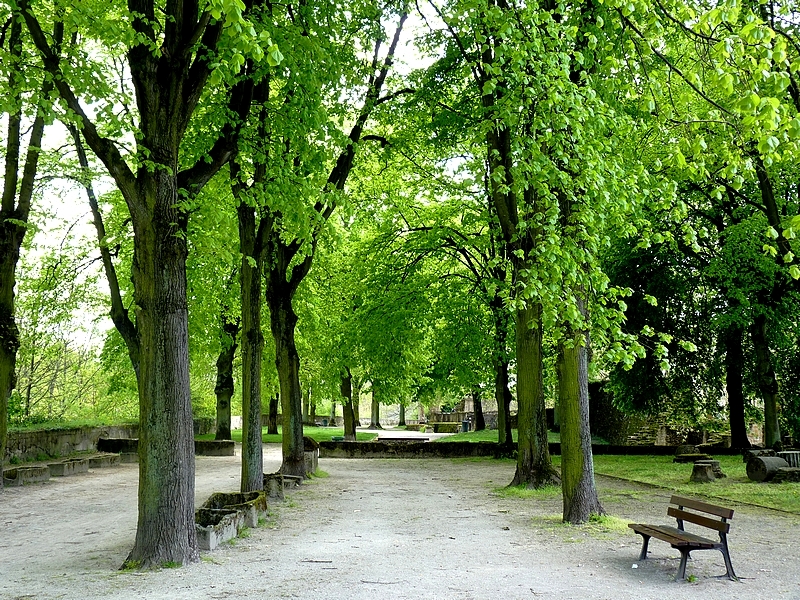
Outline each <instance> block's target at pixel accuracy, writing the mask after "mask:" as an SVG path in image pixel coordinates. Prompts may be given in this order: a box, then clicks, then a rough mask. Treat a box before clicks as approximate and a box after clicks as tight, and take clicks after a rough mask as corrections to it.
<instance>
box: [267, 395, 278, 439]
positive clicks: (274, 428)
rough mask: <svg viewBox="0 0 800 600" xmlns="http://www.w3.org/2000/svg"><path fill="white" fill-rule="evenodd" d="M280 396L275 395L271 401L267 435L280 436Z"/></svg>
mask: <svg viewBox="0 0 800 600" xmlns="http://www.w3.org/2000/svg"><path fill="white" fill-rule="evenodd" d="M279 402H280V394H275V395H274V396H272V397H271V398H270V399H269V415H267V433H268V434H270V435H278V404H279Z"/></svg>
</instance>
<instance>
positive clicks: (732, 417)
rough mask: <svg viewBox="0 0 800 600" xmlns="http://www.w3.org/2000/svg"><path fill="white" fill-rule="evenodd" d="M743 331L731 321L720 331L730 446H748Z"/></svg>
mask: <svg viewBox="0 0 800 600" xmlns="http://www.w3.org/2000/svg"><path fill="white" fill-rule="evenodd" d="M743 337H744V331H743V330H742V327H740V326H739V325H737V324H735V323H733V324H731V325H729V326H728V327H727V328H726V329H725V330H724V331H723V332H722V342H723V344H724V345H725V390H726V392H727V396H728V421H729V423H730V427H731V447H733V448H750V440H749V439H748V438H747V424H746V423H745V418H744V408H745V399H744V383H743V379H742V371H743V369H744V350H743V348H742V342H743Z"/></svg>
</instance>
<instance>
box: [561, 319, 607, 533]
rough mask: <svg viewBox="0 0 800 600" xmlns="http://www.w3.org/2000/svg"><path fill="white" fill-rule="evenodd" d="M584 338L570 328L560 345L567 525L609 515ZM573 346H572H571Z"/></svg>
mask: <svg viewBox="0 0 800 600" xmlns="http://www.w3.org/2000/svg"><path fill="white" fill-rule="evenodd" d="M582 338H583V339H586V340H587V341H586V345H588V339H587V338H588V336H582V335H580V334H577V335H576V333H575V332H574V331H573V330H572V328H571V327H569V326H567V331H566V334H565V336H564V338H563V339H562V341H561V343H560V344H559V349H558V358H557V371H558V399H559V405H560V406H561V491H562V496H563V499H564V507H563V508H564V510H563V519H564V522H565V523H572V524H579V523H585V522H586V521H588V520H589V518H590V517H591V516H592V515H602V514H605V511H604V510H603V507H602V505H601V504H600V499H599V497H598V495H597V487H596V485H595V478H594V461H593V458H592V434H591V431H590V428H589V359H588V348H587V347H586V345H584V344H582V343H581V342H582V341H583V339H582ZM570 342H571V343H570Z"/></svg>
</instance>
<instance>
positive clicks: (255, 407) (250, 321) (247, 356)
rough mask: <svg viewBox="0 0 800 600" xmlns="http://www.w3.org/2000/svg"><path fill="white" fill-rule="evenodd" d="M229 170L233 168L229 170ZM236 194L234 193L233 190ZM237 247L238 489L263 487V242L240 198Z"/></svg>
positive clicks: (252, 209) (251, 490)
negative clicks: (239, 314) (239, 255)
mask: <svg viewBox="0 0 800 600" xmlns="http://www.w3.org/2000/svg"><path fill="white" fill-rule="evenodd" d="M232 172H233V171H232ZM237 197H238V194H237ZM237 212H238V219H239V247H240V252H241V253H242V262H241V268H240V273H241V276H240V290H241V305H242V477H241V482H240V483H241V491H242V492H253V491H259V490H262V489H264V459H263V447H262V438H261V361H262V355H263V350H264V334H263V333H262V331H261V279H262V277H261V275H262V270H263V261H264V259H263V255H264V252H263V246H262V243H261V239H260V234H259V231H257V230H256V216H255V209H254V208H253V207H252V206H249V205H248V204H247V203H246V202H245V201H244V200H243V199H240V202H239V206H238V208H237ZM262 227H263V226H260V227H259V230H261V228H262Z"/></svg>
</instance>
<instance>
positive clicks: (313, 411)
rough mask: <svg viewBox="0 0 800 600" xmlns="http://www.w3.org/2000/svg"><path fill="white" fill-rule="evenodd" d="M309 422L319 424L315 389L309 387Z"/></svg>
mask: <svg viewBox="0 0 800 600" xmlns="http://www.w3.org/2000/svg"><path fill="white" fill-rule="evenodd" d="M308 422H309V423H310V424H311V425H314V424H315V423H316V422H317V399H316V398H315V397H314V393H313V389H312V387H311V386H310V385H309V386H308Z"/></svg>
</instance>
